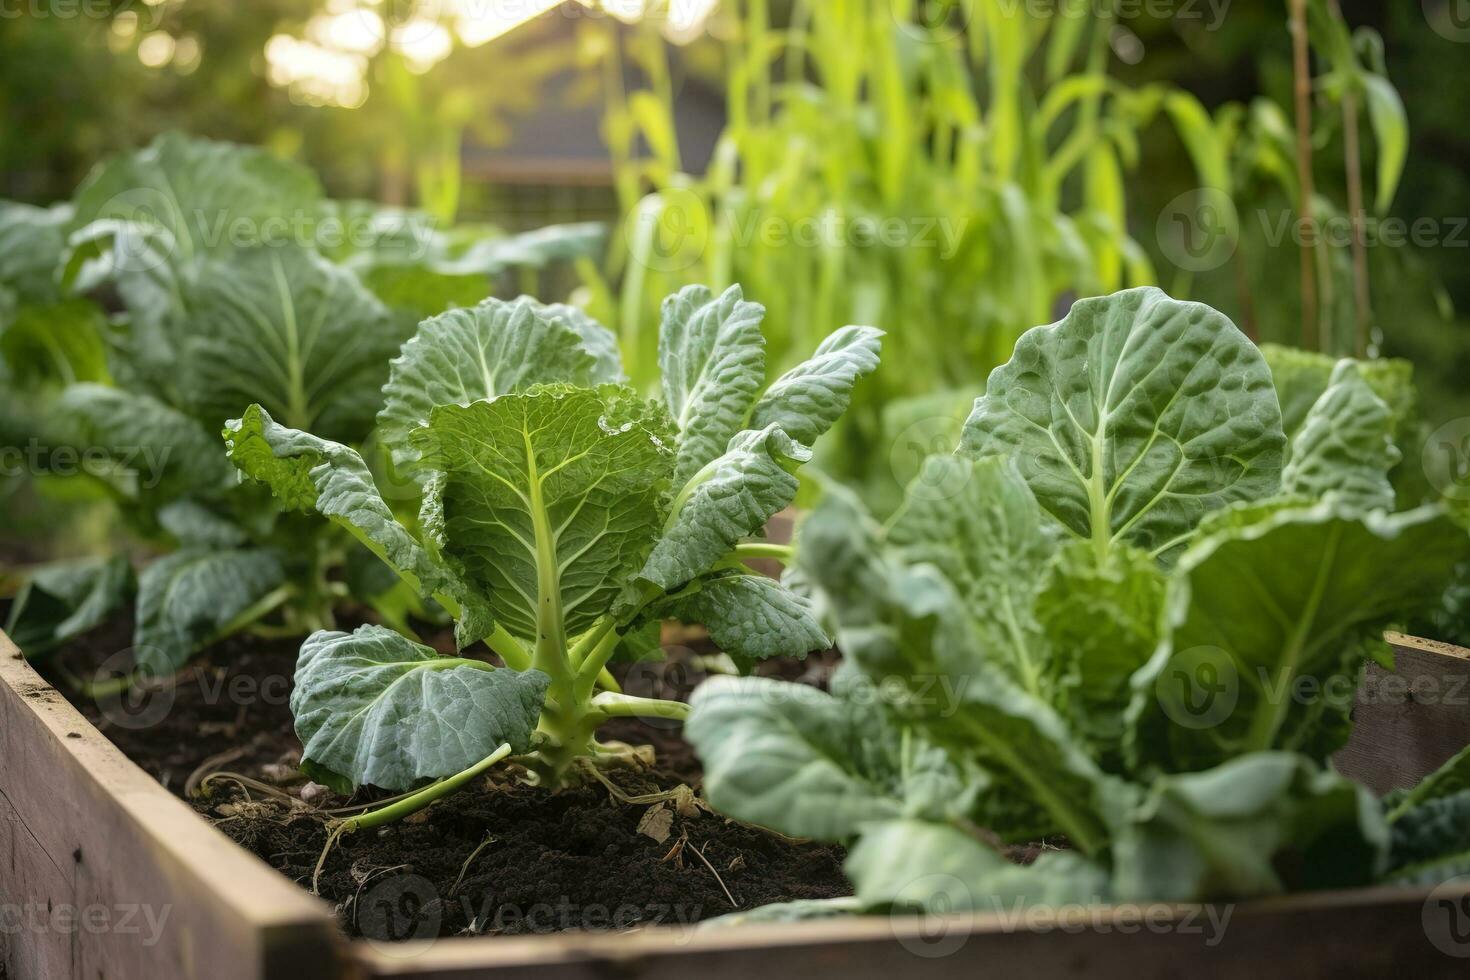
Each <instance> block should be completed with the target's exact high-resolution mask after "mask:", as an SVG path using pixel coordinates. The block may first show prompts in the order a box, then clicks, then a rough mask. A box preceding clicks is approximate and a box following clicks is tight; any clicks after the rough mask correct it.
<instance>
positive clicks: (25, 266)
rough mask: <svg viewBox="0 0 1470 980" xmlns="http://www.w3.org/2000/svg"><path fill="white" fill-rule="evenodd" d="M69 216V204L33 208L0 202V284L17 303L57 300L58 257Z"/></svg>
mask: <svg viewBox="0 0 1470 980" xmlns="http://www.w3.org/2000/svg"><path fill="white" fill-rule="evenodd" d="M71 219H72V209H71V205H70V204H58V205H55V206H54V207H50V208H37V207H32V206H30V205H29V204H19V203H16V202H14V201H0V286H3V287H5V288H6V289H8V290H11V291H12V293H13V294H14V295H15V297H16V299H17V300H18V301H19V302H20V303H22V304H30V303H54V302H56V301H57V300H59V299H61V292H60V288H59V278H60V273H61V257H62V253H63V252H64V251H65V249H66V226H67V225H68V224H69V223H70V222H71Z"/></svg>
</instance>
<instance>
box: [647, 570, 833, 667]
mask: <svg viewBox="0 0 1470 980" xmlns="http://www.w3.org/2000/svg"><path fill="white" fill-rule="evenodd" d="M654 612H655V613H656V614H657V615H659V616H662V617H667V618H670V619H678V620H681V621H682V622H685V623H698V624H703V625H704V626H705V627H706V628H708V629H709V634H710V639H712V640H714V641H715V644H716V645H717V646H718V647H719V648H720V649H721V650H723V651H724V652H725V653H727V654H729V655H730V657H731V659H733V660H734V661H735V662H736V663H737V664H741V665H743V666H744V667H746V668H747V669H748V668H749V667H750V666H751V665H753V664H754V663H755V662H756V661H760V660H769V659H770V658H771V657H795V658H797V659H801V658H804V657H805V656H806V655H807V654H808V653H811V652H812V651H813V650H826V649H828V648H830V647H831V646H832V642H831V641H830V640H829V639H828V638H827V634H825V633H824V632H822V627H821V624H819V623H818V622H817V621H816V619H815V618H814V617H813V615H812V610H811V604H810V603H809V602H807V601H806V600H805V599H803V598H801V597H800V596H798V595H796V594H795V593H794V592H792V591H790V590H789V589H787V588H785V587H784V586H782V585H781V583H780V582H777V581H776V580H775V579H771V578H767V577H766V576H764V575H756V574H753V573H740V572H735V573H731V574H728V575H719V576H713V577H710V578H704V579H699V580H696V581H695V582H694V583H693V584H692V585H691V586H690V587H689V588H687V589H683V590H681V591H680V592H679V593H677V594H676V595H674V596H671V597H670V598H669V600H668V601H666V602H662V603H658V604H656V605H655V607H654Z"/></svg>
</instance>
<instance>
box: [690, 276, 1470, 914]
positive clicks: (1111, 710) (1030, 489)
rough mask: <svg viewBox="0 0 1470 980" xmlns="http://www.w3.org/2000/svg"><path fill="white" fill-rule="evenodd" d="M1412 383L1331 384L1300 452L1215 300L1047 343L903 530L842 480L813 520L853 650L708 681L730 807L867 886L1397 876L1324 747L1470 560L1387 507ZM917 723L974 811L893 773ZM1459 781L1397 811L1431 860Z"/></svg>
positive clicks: (1123, 894)
mask: <svg viewBox="0 0 1470 980" xmlns="http://www.w3.org/2000/svg"><path fill="white" fill-rule="evenodd" d="M1311 366H1313V367H1315V365H1311ZM1390 376H1391V373H1384V372H1379V371H1376V370H1375V369H1371V368H1369V367H1368V366H1367V365H1359V364H1355V363H1344V364H1341V365H1339V366H1337V367H1336V368H1335V369H1334V370H1332V371H1331V372H1330V374H1329V375H1328V376H1326V377H1323V378H1322V383H1321V387H1320V390H1316V391H1315V393H1314V394H1312V396H1311V399H1310V402H1309V403H1308V404H1307V405H1306V406H1305V408H1304V409H1303V410H1302V411H1301V415H1300V419H1299V422H1298V424H1296V425H1295V426H1294V438H1293V440H1292V443H1291V446H1290V456H1289V458H1287V447H1286V445H1285V436H1284V433H1283V432H1282V429H1281V415H1280V410H1281V409H1280V403H1279V402H1278V399H1277V395H1276V392H1275V391H1274V390H1273V388H1272V384H1271V374H1270V372H1268V371H1267V369H1266V364H1265V362H1264V361H1263V360H1262V358H1261V356H1260V355H1259V354H1258V353H1256V352H1255V350H1254V349H1253V348H1252V347H1251V346H1250V345H1249V344H1248V342H1246V341H1245V340H1244V338H1243V337H1241V336H1240V335H1239V334H1238V333H1237V332H1236V331H1235V329H1234V328H1233V327H1232V326H1231V325H1230V324H1229V322H1228V321H1226V320H1224V318H1223V317H1219V316H1218V315H1217V314H1214V313H1213V312H1212V311H1210V310H1208V309H1207V308H1204V307H1198V306H1195V305H1190V304H1178V303H1174V302H1173V301H1171V300H1168V299H1167V298H1166V297H1163V296H1162V294H1159V293H1157V292H1154V291H1131V292H1126V293H1122V294H1118V295H1117V296H1113V297H1108V298H1104V299H1099V300H1085V301H1080V302H1079V303H1078V304H1077V306H1076V307H1075V308H1074V310H1073V312H1072V313H1071V314H1070V315H1069V316H1068V317H1067V318H1066V319H1064V320H1063V321H1061V322H1060V323H1059V324H1055V325H1053V326H1050V327H1044V328H1040V329H1038V330H1036V331H1032V332H1030V333H1028V334H1026V335H1024V336H1023V337H1022V339H1021V341H1020V342H1019V343H1018V345H1017V351H1016V354H1015V356H1013V358H1012V359H1011V361H1010V362H1009V363H1008V364H1007V365H1005V366H1003V367H1002V368H1000V369H998V370H997V371H996V372H994V373H993V374H992V375H991V378H990V380H989V383H988V385H987V389H986V393H985V395H984V396H982V397H981V398H980V399H979V401H978V402H977V404H976V408H975V411H974V413H973V414H972V416H971V418H970V421H969V422H968V423H967V424H966V427H965V431H964V433H963V436H962V438H961V442H960V449H959V452H958V454H957V455H955V456H933V457H931V458H929V459H928V460H926V461H925V463H924V465H923V468H922V470H921V471H920V473H919V475H918V476H917V477H916V478H915V479H914V481H913V482H912V484H910V486H909V489H908V492H907V495H906V499H905V500H904V503H903V504H902V506H901V507H900V508H899V509H898V510H897V512H896V513H895V514H894V515H893V517H892V518H891V519H890V520H889V521H888V522H887V523H886V524H883V525H880V524H878V523H877V522H875V521H874V520H873V519H872V518H871V517H870V516H869V515H868V514H867V513H866V511H865V510H864V508H863V507H862V506H861V505H860V504H859V503H858V502H857V500H856V498H854V497H853V496H851V495H850V494H849V493H846V492H843V491H840V490H836V489H834V490H832V491H829V492H828V493H827V494H826V495H825V496H824V498H823V500H822V501H821V502H820V504H819V505H818V506H817V507H816V509H815V510H814V511H813V512H812V513H811V515H810V516H809V517H808V518H807V520H806V521H805V522H804V523H803V524H802V525H801V527H800V528H799V531H798V537H797V566H796V570H795V571H796V577H797V578H798V579H799V581H800V582H801V585H802V588H803V590H804V591H805V592H806V593H807V594H809V595H810V599H811V608H812V609H813V611H814V612H815V613H816V614H817V616H818V618H819V620H820V621H821V622H823V623H827V624H830V626H831V628H832V630H833V632H834V635H835V638H836V640H837V644H838V646H839V647H840V648H841V650H842V651H843V654H844V656H845V662H844V665H843V667H842V668H841V669H840V670H839V672H838V675H837V677H836V678H835V679H834V683H833V694H832V695H820V694H816V693H815V692H804V691H803V692H791V693H787V694H783V693H782V690H783V688H784V687H786V686H789V685H782V684H779V683H776V682H770V681H764V682H757V681H753V680H750V679H744V680H723V679H722V680H718V681H715V682H710V683H708V684H706V685H705V686H704V687H703V688H702V689H700V690H699V691H696V693H695V696H694V699H693V707H692V713H691V717H690V720H689V723H688V725H687V731H686V734H687V736H688V737H689V739H690V741H691V742H692V743H693V744H694V745H695V748H696V750H697V751H698V752H699V753H700V755H701V758H702V759H703V760H704V761H705V765H706V772H707V779H708V790H709V793H710V797H711V799H712V800H713V801H714V802H715V803H716V804H717V805H718V806H720V807H721V808H722V809H723V810H725V811H726V812H728V813H731V814H732V815H734V816H736V817H738V818H741V819H746V820H752V821H756V822H760V823H764V824H766V825H768V826H771V827H773V828H775V829H777V830H780V831H783V832H787V833H798V834H804V835H817V836H825V837H826V838H827V839H830V840H839V841H842V842H844V843H849V844H851V845H852V847H851V850H850V857H849V860H848V864H847V872H848V874H849V876H850V877H851V878H852V880H853V882H854V884H855V886H856V888H857V898H858V905H859V906H860V907H861V908H864V909H870V910H882V909H887V908H903V909H928V910H936V909H993V908H995V907H996V906H995V904H994V903H996V902H1002V903H1011V902H1013V901H1021V902H1023V903H1024V902H1028V901H1031V902H1046V901H1054V902H1063V901H1066V902H1071V901H1078V902H1088V901H1097V900H1102V899H1119V900H1127V901H1181V902H1183V901H1204V900H1215V899H1227V900H1230V899H1237V898H1244V897H1250V896H1256V895H1268V894H1278V893H1281V892H1284V891H1290V890H1294V889H1305V888H1328V887H1340V886H1347V885H1357V884H1365V883H1369V882H1372V881H1374V880H1377V878H1378V877H1379V876H1380V875H1381V874H1382V873H1383V871H1384V869H1385V868H1386V867H1388V861H1389V851H1390V838H1389V830H1388V826H1387V822H1386V821H1385V819H1384V815H1383V813H1382V811H1381V809H1380V807H1379V806H1378V804H1377V803H1376V802H1375V801H1373V800H1372V798H1371V796H1369V794H1368V793H1367V792H1366V791H1365V790H1364V789H1362V788H1361V787H1358V786H1355V785H1353V784H1352V783H1350V782H1348V781H1347V780H1345V779H1343V778H1342V777H1340V776H1338V775H1337V774H1335V773H1334V772H1332V771H1331V770H1330V769H1328V768H1327V767H1326V763H1327V757H1328V755H1329V754H1330V753H1331V752H1332V751H1333V750H1334V749H1335V748H1336V747H1337V746H1338V745H1340V744H1341V742H1342V740H1343V739H1344V738H1345V737H1346V734H1347V730H1348V726H1349V724H1350V720H1349V710H1350V708H1351V706H1352V701H1353V694H1354V691H1355V689H1356V685H1357V683H1358V678H1359V673H1360V671H1361V668H1362V666H1363V663H1364V662H1365V660H1366V659H1367V657H1368V656H1369V655H1370V654H1372V653H1373V652H1374V651H1375V650H1376V649H1377V648H1378V647H1379V646H1381V645H1382V642H1383V641H1382V631H1383V629H1384V628H1385V627H1386V626H1388V625H1389V624H1391V623H1394V622H1396V621H1399V620H1400V619H1401V618H1402V617H1404V616H1407V615H1410V614H1412V612H1413V611H1414V610H1415V609H1417V608H1420V607H1422V606H1424V605H1425V604H1427V603H1428V602H1431V601H1432V600H1433V597H1434V595H1435V594H1436V593H1437V591H1438V590H1441V589H1442V588H1443V586H1444V584H1445V582H1446V581H1448V579H1449V577H1450V576H1451V574H1452V572H1453V570H1454V568H1455V567H1456V565H1457V564H1458V563H1460V562H1462V561H1464V560H1465V559H1466V558H1467V554H1470V536H1467V535H1466V534H1465V533H1464V532H1463V530H1462V529H1461V528H1460V527H1459V526H1458V525H1457V524H1456V523H1455V521H1453V520H1452V519H1451V518H1450V517H1449V516H1448V515H1447V514H1446V513H1445V512H1444V510H1443V509H1442V508H1441V507H1438V506H1427V507H1421V508H1418V509H1415V510H1410V511H1407V512H1404V513H1391V509H1392V507H1393V506H1394V502H1395V500H1394V493H1393V489H1392V486H1391V484H1390V482H1389V471H1390V470H1391V469H1392V468H1393V467H1394V466H1395V464H1396V463H1397V462H1398V460H1399V457H1400V452H1401V451H1400V450H1399V448H1398V447H1397V446H1396V445H1395V443H1394V441H1393V436H1394V433H1395V432H1396V431H1397V430H1396V427H1395V423H1394V410H1393V409H1392V408H1391V407H1390V405H1389V403H1388V402H1387V401H1386V400H1385V399H1384V398H1383V397H1382V396H1381V395H1380V394H1379V393H1378V390H1377V388H1376V387H1375V386H1374V383H1373V381H1372V380H1371V379H1373V378H1380V379H1381V378H1384V377H1390ZM907 746H923V747H925V751H926V752H928V751H933V752H935V753H936V754H934V755H932V756H931V755H927V754H926V755H925V760H926V765H928V766H933V767H935V770H934V771H937V772H945V771H948V772H950V773H955V774H963V775H962V776H960V782H959V783H958V784H957V785H962V786H964V787H965V789H966V792H965V793H959V792H955V791H950V792H949V793H948V795H947V798H948V799H951V800H954V801H956V802H957V803H960V804H961V805H959V806H957V807H953V808H944V807H941V808H940V809H937V810H936V809H935V808H933V807H932V806H926V805H923V804H922V803H920V800H923V799H924V798H922V797H919V796H916V795H915V794H912V793H911V792H910V791H909V789H908V786H907V784H906V783H905V782H904V781H903V779H901V778H900V779H895V778H893V777H892V775H891V772H892V770H891V768H885V767H884V765H882V762H883V760H885V759H889V758H891V757H892V755H893V753H894V752H895V751H898V752H899V753H900V756H901V753H902V752H903V751H906V748H905V747H907ZM898 771H899V773H901V774H905V773H913V772H919V771H920V770H918V769H917V768H913V767H909V768H904V767H900V768H899V770H898ZM1461 775H1463V774H1462V773H1460V772H1459V770H1458V769H1454V768H1453V767H1452V768H1451V770H1450V773H1449V774H1448V775H1445V776H1444V777H1442V779H1441V783H1442V789H1443V792H1441V791H1440V790H1439V789H1435V788H1433V787H1427V788H1425V789H1424V790H1423V791H1422V792H1421V793H1420V794H1419V796H1417V797H1415V799H1414V800H1413V802H1412V803H1411V804H1409V805H1410V806H1413V807H1415V808H1414V809H1410V810H1407V811H1404V812H1417V811H1418V810H1419V809H1422V808H1424V807H1427V806H1432V808H1433V811H1434V812H1432V813H1431V812H1429V811H1425V812H1424V813H1423V816H1422V823H1421V822H1417V821H1411V822H1410V823H1409V824H1407V825H1405V826H1406V828H1408V829H1407V830H1406V831H1405V832H1406V833H1410V832H1411V833H1412V834H1414V835H1417V836H1416V837H1415V838H1414V840H1412V841H1407V840H1406V841H1404V842H1402V843H1399V842H1398V841H1397V830H1396V842H1395V844H1394V847H1395V848H1398V853H1399V855H1400V856H1399V858H1397V859H1396V860H1397V863H1398V865H1399V866H1400V867H1403V868H1410V867H1412V868H1413V869H1414V870H1413V871H1411V872H1409V873H1410V874H1425V873H1427V869H1426V868H1425V867H1422V866H1421V865H1422V860H1421V858H1423V857H1424V856H1425V855H1429V854H1431V853H1433V854H1448V855H1449V857H1448V860H1447V861H1446V862H1445V863H1444V864H1443V865H1436V867H1438V868H1440V870H1443V869H1444V868H1449V867H1454V866H1457V864H1456V862H1458V861H1460V860H1461V859H1462V858H1463V856H1464V855H1463V842H1462V841H1461V840H1460V838H1459V837H1458V836H1455V835H1454V834H1451V833H1449V832H1448V831H1447V830H1445V829H1443V828H1447V827H1448V820H1447V818H1446V816H1445V815H1446V814H1448V813H1449V812H1450V811H1451V810H1454V809H1455V808H1456V807H1459V806H1461V805H1462V804H1460V803H1459V802H1453V803H1451V802H1445V801H1451V800H1453V801H1458V799H1459V791H1460V788H1461V786H1460V784H1461V782H1462V781H1461V780H1460V776H1461ZM951 785H956V784H955V783H954V782H953V779H951ZM1467 795H1470V794H1467ZM925 802H927V800H925ZM1394 815H1396V816H1397V820H1396V824H1395V826H1396V828H1397V824H1398V823H1402V821H1403V820H1404V819H1406V818H1404V817H1403V816H1401V815H1398V811H1395V814H1394ZM976 827H979V828H984V829H985V830H986V831H989V833H979V832H975V830H974V828H976ZM1055 834H1060V835H1064V836H1065V837H1066V838H1067V839H1068V841H1069V843H1070V844H1071V846H1072V848H1073V850H1072V852H1070V853H1067V854H1063V855H1057V856H1052V855H1048V856H1046V857H1045V858H1044V859H1043V860H1042V861H1038V862H1037V863H1036V865H1035V866H1033V867H1030V868H1019V867H1016V866H1014V865H1012V864H1011V863H1010V862H1009V861H1008V860H1006V859H1005V858H1004V857H1003V856H1002V855H1001V854H1000V853H998V852H997V850H996V848H995V846H994V845H995V838H996V837H997V836H998V837H999V838H1000V839H1001V840H1033V841H1034V840H1036V839H1038V838H1039V837H1043V836H1048V835H1055Z"/></svg>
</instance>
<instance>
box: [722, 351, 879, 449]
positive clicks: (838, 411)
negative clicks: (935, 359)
mask: <svg viewBox="0 0 1470 980" xmlns="http://www.w3.org/2000/svg"><path fill="white" fill-rule="evenodd" d="M882 345H883V331H881V330H878V329H875V328H873V327H843V328H842V329H841V330H838V331H837V332H835V333H833V334H832V335H831V336H829V337H828V338H827V339H826V340H824V341H822V343H821V345H820V346H818V347H817V352H816V353H815V354H813V355H812V356H811V358H810V359H809V360H807V361H805V362H803V363H801V364H798V365H797V366H796V367H794V368H792V369H791V370H790V371H787V372H786V373H785V374H783V375H781V377H779V378H777V379H776V380H775V381H774V382H773V383H772V384H771V386H770V387H769V388H767V389H766V391H765V394H763V395H761V397H760V400H759V401H757V402H756V403H755V408H754V409H753V410H752V411H751V416H750V426H751V427H752V428H757V429H763V428H765V427H766V426H768V425H779V426H780V427H781V428H782V429H784V430H785V432H786V434H787V435H789V436H790V437H791V438H793V439H795V440H796V441H797V442H800V443H804V444H806V445H808V446H810V445H812V444H813V443H814V442H816V441H817V438H818V437H820V436H821V435H822V434H823V433H825V432H826V431H827V430H828V429H830V428H832V426H833V425H834V424H836V422H837V420H838V419H839V418H841V417H842V413H843V412H845V411H847V405H848V402H850V401H851V400H852V389H853V386H854V385H855V384H857V381H858V379H859V378H861V377H863V376H864V375H867V374H871V373H872V372H873V371H874V369H876V368H877V367H878V352H879V350H880V349H881V348H882Z"/></svg>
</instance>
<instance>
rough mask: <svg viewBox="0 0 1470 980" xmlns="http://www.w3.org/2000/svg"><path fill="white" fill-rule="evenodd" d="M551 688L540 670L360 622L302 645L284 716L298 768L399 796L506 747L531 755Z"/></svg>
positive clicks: (319, 635)
mask: <svg viewBox="0 0 1470 980" xmlns="http://www.w3.org/2000/svg"><path fill="white" fill-rule="evenodd" d="M549 683H550V678H548V677H547V676H546V675H545V674H543V673H541V672H540V671H535V670H528V671H524V672H518V671H513V670H496V669H493V668H491V667H490V665H489V664H485V663H483V662H480V661H472V660H466V659H463V658H459V657H442V656H440V655H439V654H437V653H435V652H434V651H433V650H432V649H430V648H429V647H426V646H423V645H421V644H418V643H414V642H413V641H412V640H409V639H407V638H406V637H404V636H402V635H400V634H398V633H395V632H393V631H392V630H390V629H385V628H384V627H381V626H359V627H358V628H357V629H356V630H355V631H353V632H352V633H336V632H326V631H322V632H318V633H313V634H312V635H311V636H310V637H308V638H307V640H306V642H305V643H304V644H302V647H301V658H300V659H299V660H298V661H297V664H296V681H295V687H294V688H293V690H292V691H291V713H292V714H293V715H294V716H295V718H296V734H297V735H298V736H300V738H301V744H302V746H303V754H302V758H303V762H308V763H310V764H312V765H313V766H315V767H316V771H317V772H318V773H322V774H335V775H336V776H337V777H339V779H340V780H345V781H346V782H349V783H350V784H351V785H353V786H364V785H372V786H381V787H383V788H384V789H397V790H402V789H409V788H410V787H412V786H414V785H416V784H418V783H420V782H422V781H424V780H426V779H434V778H436V777H442V776H450V775H453V774H455V773H457V772H462V771H464V770H465V769H468V768H469V767H470V766H472V765H474V764H475V763H477V762H479V761H480V760H482V759H484V758H485V757H486V756H488V755H490V754H491V753H492V752H494V751H495V750H496V749H497V748H498V747H499V746H500V745H502V744H505V743H509V744H510V746H511V749H512V751H513V752H515V753H517V754H520V753H525V752H527V751H529V749H530V747H531V734H532V732H534V731H535V729H536V723H537V721H538V719H539V718H540V715H541V706H542V702H543V701H544V699H545V697H546V688H547V685H548V684H549ZM339 785H341V783H340V781H339Z"/></svg>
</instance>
